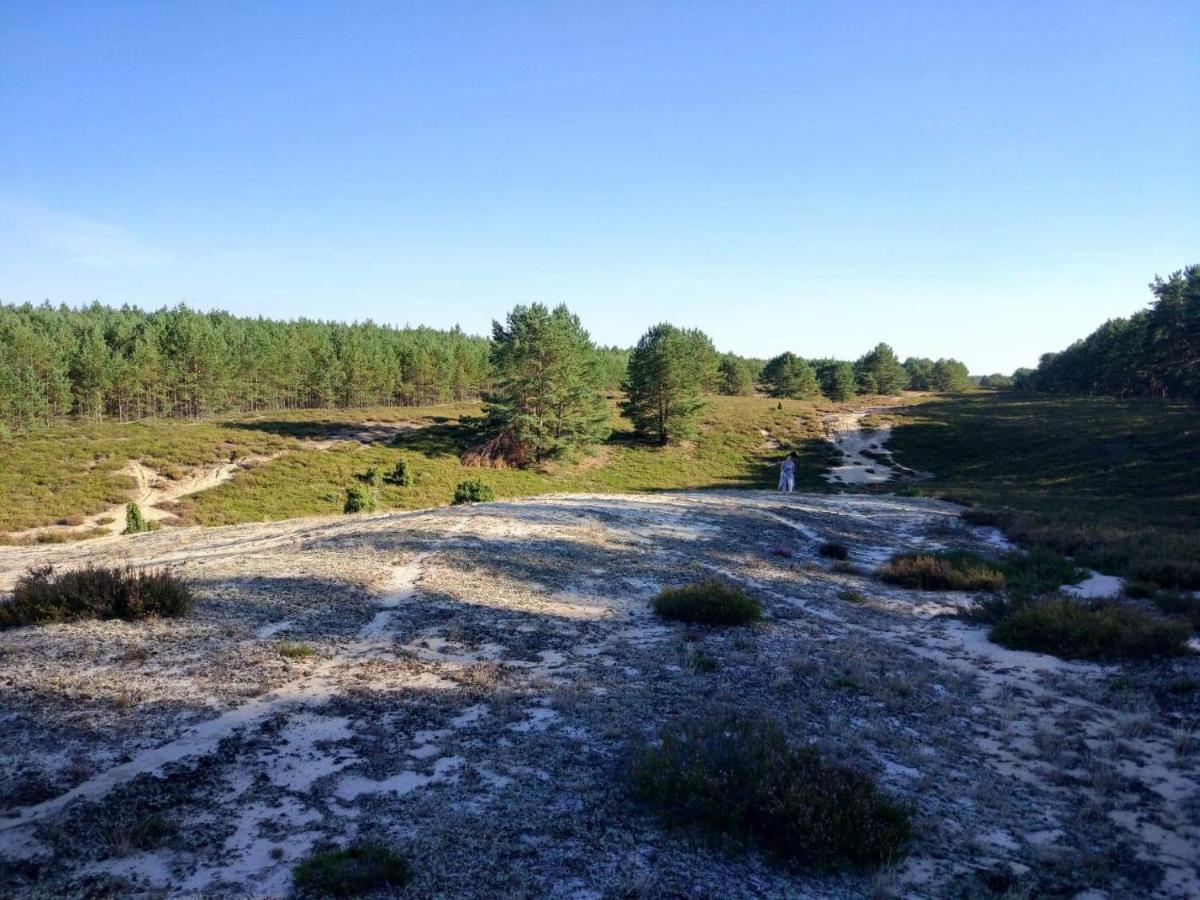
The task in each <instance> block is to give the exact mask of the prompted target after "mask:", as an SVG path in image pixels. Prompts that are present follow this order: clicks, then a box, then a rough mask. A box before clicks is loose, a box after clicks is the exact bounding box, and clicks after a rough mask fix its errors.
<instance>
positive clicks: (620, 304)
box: [0, 0, 1200, 373]
mask: <svg viewBox="0 0 1200 900" xmlns="http://www.w3.org/2000/svg"><path fill="white" fill-rule="evenodd" d="M1197 47H1200V4H1196V3H1195V2H1194V0H1187V2H1179V3H1159V2H1133V0H1130V2H1121V3H1106V2H1102V0H1090V2H1086V3H1069V2H1050V3H1033V2H1018V0H1014V2H982V0H981V2H970V3H951V2H946V3H939V4H934V3H908V2H897V0H893V2H885V3H877V4H875V3H855V4H847V3H840V2H839V3H799V2H796V3H755V2H745V0H739V2H725V3H708V2H681V3H665V2H660V3H644V2H643V3H628V4H625V3H615V2H601V3H574V2H572V3H568V2H563V3H516V2H506V3H486V2H469V3H468V2H464V3H455V2H446V0H443V2H430V3H420V4H415V3H414V4H402V3H396V2H391V3H379V4H374V3H363V2H344V3H324V4H317V3H303V2H288V3H277V4H272V3H266V2H253V3H251V2H239V3H222V2H204V3H189V2H171V3H147V4H139V3H104V2H92V3H86V4H78V3H68V4H56V3H49V2H36V3H34V2H28V3H15V2H14V3H6V4H3V6H2V7H0V299H2V300H4V301H6V302H24V301H34V302H40V301H42V300H45V299H49V300H50V301H51V302H54V303H60V302H65V303H70V304H80V303H86V302H90V301H92V300H99V301H101V302H103V303H109V304H115V305H119V304H122V303H132V304H136V305H139V306H144V307H158V306H162V305H170V304H174V303H177V302H180V301H182V302H186V303H188V304H190V305H193V306H197V307H200V308H205V309H207V308H222V309H228V310H231V311H234V312H238V313H248V314H262V315H267V316H276V317H296V316H308V317H314V318H326V319H346V320H349V319H364V318H368V317H369V318H373V319H375V320H376V321H384V322H392V323H397V324H403V323H406V322H407V323H411V324H428V325H434V326H439V327H446V326H450V325H453V324H455V323H459V324H461V325H462V326H463V327H464V328H465V329H467V330H468V331H472V332H478V333H485V332H486V331H487V330H488V328H489V326H490V322H491V320H492V319H493V318H497V317H500V316H502V315H503V313H504V312H505V311H506V310H507V309H508V308H510V307H511V306H512V305H513V304H514V303H518V302H529V301H534V300H540V301H545V302H549V303H557V302H565V303H567V304H568V305H569V306H570V307H571V308H572V309H573V310H575V311H576V312H578V313H579V314H580V315H581V317H582V318H583V320H584V323H585V324H586V325H587V327H588V328H589V329H590V331H591V332H592V335H593V337H595V338H596V339H597V340H599V341H601V342H604V343H617V344H622V345H628V344H631V343H633V342H634V341H635V340H636V339H637V337H638V336H639V335H640V334H641V332H642V331H643V330H645V328H646V327H648V326H649V325H651V324H653V323H655V322H657V321H662V320H668V321H673V322H675V323H677V324H681V325H689V326H696V327H701V328H703V329H705V330H706V331H708V332H709V334H710V335H712V337H713V338H714V340H715V341H716V343H717V345H718V347H720V348H721V349H727V350H734V351H737V352H740V353H745V354H753V355H759V356H769V355H773V354H775V353H778V352H780V351H782V350H785V349H786V350H792V351H794V352H797V353H800V354H803V355H805V356H823V355H836V356H842V357H855V356H858V355H860V354H861V353H862V352H864V351H865V350H866V349H867V348H868V347H869V346H871V345H873V344H874V343H875V342H877V341H879V340H886V341H888V342H890V343H891V344H892V345H893V346H894V347H895V348H896V350H897V351H898V352H899V353H900V355H901V356H907V355H928V356H934V357H936V356H941V355H954V356H958V357H959V358H962V359H964V360H965V361H966V362H967V363H968V364H969V365H970V367H971V369H972V371H974V372H977V373H983V372H990V371H1011V370H1012V369H1013V368H1015V367H1016V366H1019V365H1028V364H1033V363H1034V362H1036V359H1037V356H1038V354H1039V353H1041V352H1043V351H1046V350H1053V349H1059V348H1061V347H1062V346H1064V345H1065V344H1067V343H1069V342H1070V341H1071V340H1073V339H1074V338H1076V337H1080V336H1082V335H1083V334H1085V333H1086V332H1087V331H1089V330H1091V329H1092V328H1094V327H1095V326H1096V325H1098V324H1099V323H1100V322H1102V321H1104V320H1105V319H1107V318H1109V317H1111V316H1115V315H1124V314H1128V313H1130V312H1132V311H1134V310H1135V309H1137V308H1139V307H1141V306H1143V305H1144V304H1145V303H1146V302H1147V300H1148V296H1149V295H1148V292H1147V290H1146V284H1147V282H1148V281H1149V280H1150V279H1151V277H1152V276H1153V275H1155V274H1156V273H1161V274H1164V275H1165V274H1167V273H1168V272H1170V271H1172V270H1174V269H1177V268H1180V267H1182V266H1184V265H1185V264H1189V263H1196V262H1200V53H1198V52H1197V49H1196V48H1197Z"/></svg>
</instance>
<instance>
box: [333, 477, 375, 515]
mask: <svg viewBox="0 0 1200 900" xmlns="http://www.w3.org/2000/svg"><path fill="white" fill-rule="evenodd" d="M378 505H379V499H378V497H376V495H375V491H374V490H372V489H371V488H369V487H366V486H364V485H361V484H352V485H350V487H348V488H346V504H345V506H343V507H342V512H346V513H360V512H375V508H376V507H377V506H378Z"/></svg>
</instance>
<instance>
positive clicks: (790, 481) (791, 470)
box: [779, 453, 796, 494]
mask: <svg viewBox="0 0 1200 900" xmlns="http://www.w3.org/2000/svg"><path fill="white" fill-rule="evenodd" d="M795 486H796V457H794V456H793V455H792V454H791V453H789V454H788V455H787V456H785V457H784V458H783V464H782V465H781V466H780V467H779V490H781V491H783V492H784V493H785V494H790V493H791V492H792V489H793V488H794V487H795Z"/></svg>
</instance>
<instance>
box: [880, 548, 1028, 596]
mask: <svg viewBox="0 0 1200 900" xmlns="http://www.w3.org/2000/svg"><path fill="white" fill-rule="evenodd" d="M878 575H879V577H880V578H882V579H883V580H884V581H886V582H889V583H890V584H898V585H901V586H902V587H907V588H916V589H918V590H923V591H998V590H1001V589H1003V588H1004V585H1005V577H1004V572H1003V571H1002V569H1001V568H1000V565H999V564H998V563H995V562H992V561H991V560H989V559H984V558H983V557H982V556H978V555H976V554H974V553H967V552H965V551H962V550H951V551H947V552H945V553H902V554H900V555H898V556H893V557H892V558H891V559H890V560H888V561H887V562H886V563H884V564H883V565H882V566H880V567H879V569H878Z"/></svg>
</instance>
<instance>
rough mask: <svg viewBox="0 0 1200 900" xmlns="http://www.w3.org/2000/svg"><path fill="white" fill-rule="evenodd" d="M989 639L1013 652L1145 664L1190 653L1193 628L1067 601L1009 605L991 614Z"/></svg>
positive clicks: (1118, 607)
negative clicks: (1118, 660) (1188, 645)
mask: <svg viewBox="0 0 1200 900" xmlns="http://www.w3.org/2000/svg"><path fill="white" fill-rule="evenodd" d="M992 617H993V619H994V624H993V625H992V629H991V633H990V634H989V637H990V638H991V640H993V641H995V642H996V643H997V644H1001V645H1003V646H1005V647H1011V648H1012V649H1014V650H1035V651H1038V652H1040V653H1052V654H1054V655H1055V656H1061V657H1063V658H1065V659H1146V658H1154V657H1160V656H1176V655H1179V654H1182V653H1186V652H1188V648H1187V642H1188V638H1189V637H1191V627H1190V626H1189V625H1188V624H1187V623H1185V622H1180V621H1171V620H1166V619H1162V618H1159V617H1158V616H1154V615H1151V614H1149V613H1146V612H1143V611H1142V610H1140V609H1137V608H1136V607H1133V606H1129V605H1127V604H1124V603H1120V602H1114V601H1099V602H1087V601H1082V600H1075V599H1072V598H1068V597H1049V598H1046V599H1042V600H1029V601H1018V602H1010V603H1008V604H1006V605H1005V606H1004V607H1002V608H1001V609H999V610H993V612H992Z"/></svg>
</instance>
